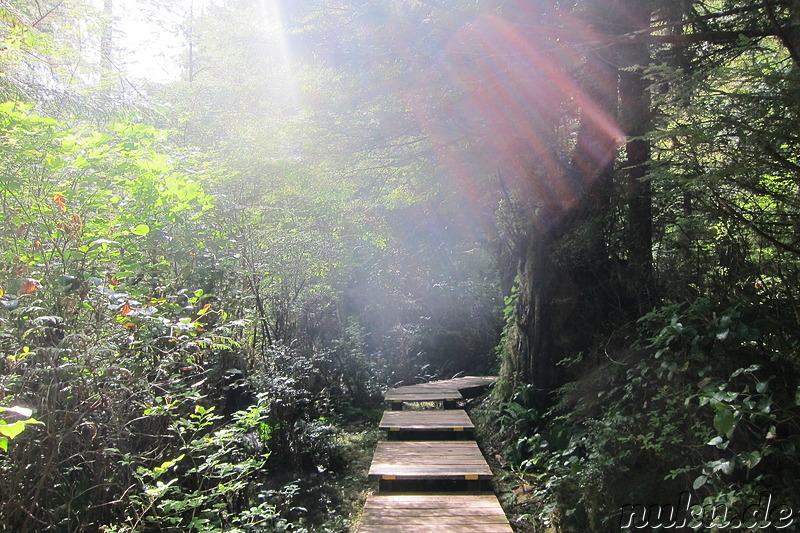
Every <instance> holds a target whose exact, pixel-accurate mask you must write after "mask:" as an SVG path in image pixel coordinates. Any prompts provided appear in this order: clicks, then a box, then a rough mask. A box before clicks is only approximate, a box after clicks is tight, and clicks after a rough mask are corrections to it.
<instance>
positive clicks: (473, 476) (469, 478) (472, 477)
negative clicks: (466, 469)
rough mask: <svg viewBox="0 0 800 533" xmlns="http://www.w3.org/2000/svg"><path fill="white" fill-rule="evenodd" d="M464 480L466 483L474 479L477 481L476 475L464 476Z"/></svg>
mask: <svg viewBox="0 0 800 533" xmlns="http://www.w3.org/2000/svg"><path fill="white" fill-rule="evenodd" d="M464 479H466V480H468V481H475V480H476V479H478V474H467V475H466V476H464Z"/></svg>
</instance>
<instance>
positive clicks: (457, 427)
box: [453, 426, 464, 431]
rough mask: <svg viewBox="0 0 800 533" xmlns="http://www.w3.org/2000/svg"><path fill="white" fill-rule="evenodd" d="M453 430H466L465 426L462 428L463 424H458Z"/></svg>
mask: <svg viewBox="0 0 800 533" xmlns="http://www.w3.org/2000/svg"><path fill="white" fill-rule="evenodd" d="M453 431H464V428H462V427H461V426H456V427H454V428H453Z"/></svg>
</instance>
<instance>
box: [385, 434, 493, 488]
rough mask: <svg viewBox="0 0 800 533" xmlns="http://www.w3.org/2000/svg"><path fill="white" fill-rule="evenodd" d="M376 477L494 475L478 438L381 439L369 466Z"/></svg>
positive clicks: (482, 476) (473, 477)
mask: <svg viewBox="0 0 800 533" xmlns="http://www.w3.org/2000/svg"><path fill="white" fill-rule="evenodd" d="M369 476H370V478H372V479H398V480H399V479H434V480H435V479H439V480H442V479H465V480H479V479H489V478H491V477H492V471H491V469H490V468H489V465H488V464H487V463H486V460H485V459H484V458H483V454H482V453H481V450H480V448H478V444H477V443H476V442H474V441H389V442H387V441H383V442H379V443H378V446H377V448H376V449H375V455H374V456H373V459H372V466H371V467H370V469H369Z"/></svg>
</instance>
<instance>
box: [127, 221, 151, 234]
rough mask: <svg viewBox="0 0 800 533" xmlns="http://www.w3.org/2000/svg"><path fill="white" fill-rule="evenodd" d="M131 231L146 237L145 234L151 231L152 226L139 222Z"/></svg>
mask: <svg viewBox="0 0 800 533" xmlns="http://www.w3.org/2000/svg"><path fill="white" fill-rule="evenodd" d="M131 233H133V234H134V235H139V236H141V237H144V236H145V235H147V234H148V233H150V226H148V225H147V224H139V225H138V226H136V227H135V228H133V229H132V230H131Z"/></svg>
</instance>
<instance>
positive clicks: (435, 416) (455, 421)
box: [378, 409, 475, 440]
mask: <svg viewBox="0 0 800 533" xmlns="http://www.w3.org/2000/svg"><path fill="white" fill-rule="evenodd" d="M378 427H379V428H380V429H383V430H385V431H388V436H389V439H390V440H434V436H438V438H440V439H450V440H453V439H459V438H465V437H466V436H469V437H472V434H473V432H474V431H475V425H474V424H473V423H472V420H470V418H469V415H467V412H466V411H464V410H463V409H455V410H448V411H385V412H384V413H383V417H382V418H381V421H380V423H379V424H378ZM421 437H424V439H423V438H421Z"/></svg>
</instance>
